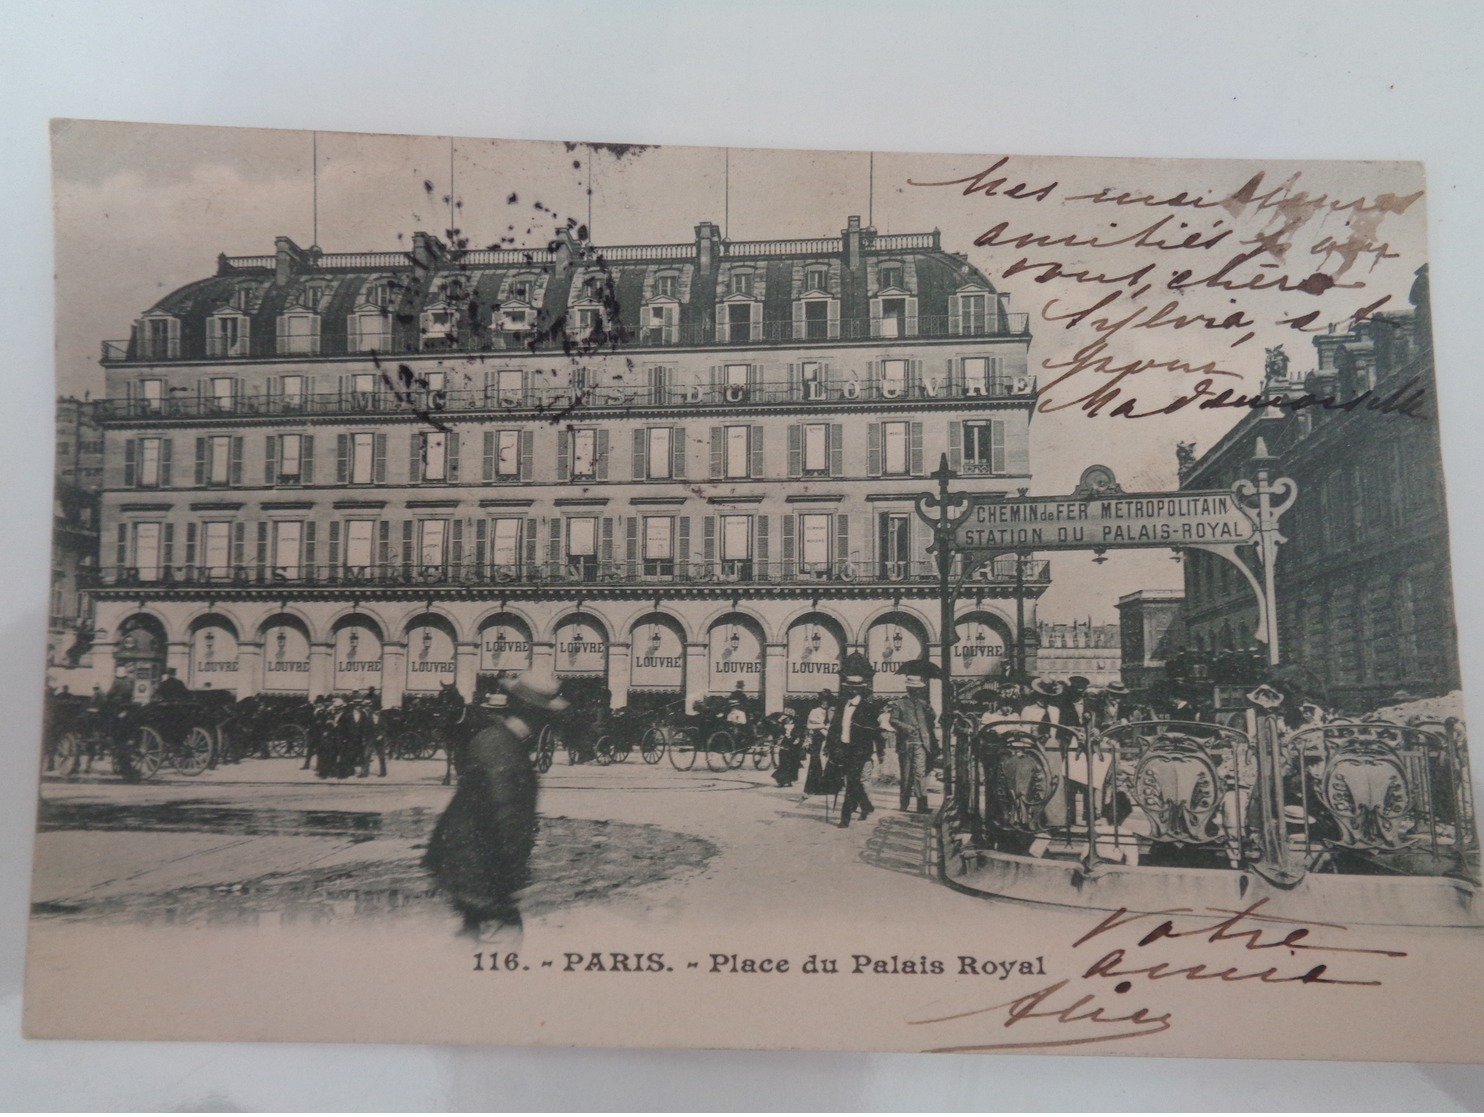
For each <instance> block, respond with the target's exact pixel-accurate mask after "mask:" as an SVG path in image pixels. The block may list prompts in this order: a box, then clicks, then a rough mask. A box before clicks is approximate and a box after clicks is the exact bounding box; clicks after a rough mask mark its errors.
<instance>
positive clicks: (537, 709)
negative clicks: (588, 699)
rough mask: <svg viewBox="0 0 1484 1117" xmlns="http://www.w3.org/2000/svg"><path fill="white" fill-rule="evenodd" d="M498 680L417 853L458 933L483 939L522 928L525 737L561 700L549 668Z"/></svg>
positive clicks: (527, 785)
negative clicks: (451, 789)
mask: <svg viewBox="0 0 1484 1117" xmlns="http://www.w3.org/2000/svg"><path fill="white" fill-rule="evenodd" d="M501 686H502V688H503V691H504V693H503V694H501V695H498V696H496V695H493V694H491V695H486V697H485V701H484V704H483V706H482V708H481V710H480V716H481V717H483V718H487V719H488V723H487V724H486V725H485V726H484V728H482V729H480V730H479V731H478V732H477V733H475V734H474V735H473V737H472V738H470V740H469V742H468V744H467V745H466V746H464V749H463V756H462V758H461V761H460V763H459V787H458V791H456V792H455V793H454V797H453V799H452V801H450V803H449V804H448V809H447V810H445V811H444V812H443V816H442V817H441V818H439V819H438V825H437V826H436V827H435V828H434V830H433V837H432V839H431V840H430V841H429V842H428V850H427V853H426V854H424V856H423V867H424V868H426V869H427V870H428V872H430V873H431V874H432V875H433V877H434V879H435V880H437V882H438V884H439V887H440V888H442V889H443V891H444V892H445V893H446V894H447V895H448V898H449V902H450V903H452V904H453V906H454V908H455V909H456V910H457V911H458V912H459V914H460V915H462V916H463V920H464V922H463V927H462V928H461V929H460V932H459V933H460V934H464V935H468V936H470V937H471V938H475V939H478V940H480V941H484V942H488V941H491V940H496V939H500V938H504V937H507V936H519V934H520V930H521V915H520V908H519V907H518V906H517V904H516V901H515V894H516V893H517V892H519V891H520V890H521V889H522V888H524V887H525V886H526V885H527V884H529V883H530V860H531V850H532V848H533V847H534V846H535V844H536V826H537V822H536V769H535V766H534V765H533V764H532V762H531V754H530V748H531V744H530V743H531V741H533V740H534V739H535V738H536V737H537V736H538V735H539V733H540V731H541V728H542V726H544V725H545V724H546V723H547V722H548V721H550V719H551V718H552V716H553V715H555V714H556V713H558V712H560V711H561V710H564V709H566V707H567V702H566V700H565V699H563V698H562V697H561V696H560V694H559V691H560V687H561V684H560V683H559V682H558V681H557V678H556V676H555V675H554V674H552V672H551V671H550V670H549V669H545V668H533V669H531V670H529V671H525V672H522V673H521V674H519V675H516V676H514V677H513V678H509V679H505V680H502V681H501ZM501 699H503V700H504V708H503V711H502V710H501V707H500V701H501Z"/></svg>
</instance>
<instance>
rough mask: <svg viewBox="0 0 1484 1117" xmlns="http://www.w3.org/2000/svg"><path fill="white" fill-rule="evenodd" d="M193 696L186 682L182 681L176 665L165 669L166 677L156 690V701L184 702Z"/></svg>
mask: <svg viewBox="0 0 1484 1117" xmlns="http://www.w3.org/2000/svg"><path fill="white" fill-rule="evenodd" d="M190 697H191V692H190V691H189V690H188V689H186V685H185V683H183V682H181V681H180V677H179V676H178V675H176V673H175V668H174V667H167V668H166V669H165V677H164V678H163V679H161V680H160V685H159V688H158V689H156V691H155V701H156V702H184V701H186V700H187V699H189V698H190Z"/></svg>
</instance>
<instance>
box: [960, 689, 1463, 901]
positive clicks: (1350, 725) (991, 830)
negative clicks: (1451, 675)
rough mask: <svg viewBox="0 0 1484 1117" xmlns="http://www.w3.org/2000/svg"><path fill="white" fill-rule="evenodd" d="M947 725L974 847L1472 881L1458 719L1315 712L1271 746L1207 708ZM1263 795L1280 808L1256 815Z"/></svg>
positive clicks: (1137, 861) (1166, 863) (1089, 858)
mask: <svg viewBox="0 0 1484 1117" xmlns="http://www.w3.org/2000/svg"><path fill="white" fill-rule="evenodd" d="M1273 716H1274V715H1270V714H1260V715H1259V717H1260V718H1261V717H1273ZM955 737H956V741H955V746H956V747H957V748H959V749H966V750H967V751H968V753H969V755H970V757H971V758H972V759H971V764H970V777H969V779H968V781H967V785H966V786H964V787H963V788H961V790H960V795H959V802H958V803H957V804H956V806H957V809H958V810H959V811H960V812H961V814H962V819H961V825H962V826H963V828H964V829H965V830H966V831H967V832H968V833H969V834H970V835H971V836H972V840H973V842H974V843H975V844H976V845H978V846H979V847H980V848H982V849H986V850H994V851H999V852H1004V853H1013V854H1019V855H1025V856H1033V857H1041V858H1046V859H1050V860H1056V859H1061V860H1068V861H1076V862H1079V863H1081V864H1083V865H1085V866H1087V867H1089V868H1092V867H1095V866H1096V865H1097V864H1099V863H1108V862H1115V863H1120V864H1125V865H1130V866H1132V865H1145V866H1163V867H1175V866H1178V867H1184V868H1198V869H1231V870H1247V869H1255V870H1256V871H1258V872H1260V873H1261V872H1263V871H1264V870H1265V868H1269V867H1275V866H1278V864H1279V863H1280V862H1281V863H1283V866H1285V867H1286V871H1290V872H1292V871H1296V872H1297V873H1298V874H1300V875H1301V874H1303V873H1314V872H1325V873H1341V874H1344V873H1351V874H1366V875H1377V874H1380V875H1411V876H1443V875H1446V876H1453V877H1459V878H1463V879H1468V880H1473V881H1478V880H1479V868H1480V866H1479V844H1478V835H1477V829H1476V819H1475V814H1474V807H1473V800H1472V795H1471V791H1470V783H1469V771H1468V761H1467V750H1466V747H1465V740H1464V732H1463V726H1462V723H1460V722H1457V721H1450V722H1448V723H1438V724H1429V725H1426V726H1417V725H1396V724H1392V723H1388V722H1380V721H1365V722H1346V723H1335V724H1330V725H1325V726H1319V727H1314V728H1311V729H1306V730H1304V731H1302V732H1300V733H1297V734H1294V735H1292V736H1290V737H1288V738H1287V739H1286V740H1284V741H1283V742H1282V744H1281V747H1280V748H1279V749H1278V751H1277V753H1276V754H1275V755H1276V757H1277V759H1276V761H1273V760H1269V759H1266V758H1265V754H1264V751H1263V749H1262V748H1260V747H1259V744H1258V740H1257V739H1256V738H1253V737H1249V735H1248V734H1247V733H1245V732H1242V731H1241V730H1238V729H1235V728H1230V727H1227V726H1223V725H1216V724H1210V723H1205V722H1176V721H1147V722H1135V723H1124V724H1119V725H1114V726H1110V727H1106V728H1103V729H1093V728H1085V727H1069V726H1063V725H1058V724H1054V723H1052V722H1050V721H1034V720H1024V719H1021V718H1016V717H1010V718H1006V719H1004V720H992V719H991V720H988V721H987V722H986V723H984V724H975V723H974V722H972V720H970V719H967V718H965V719H962V721H961V724H960V726H959V731H958V732H957V733H956V734H955ZM1265 790H1270V791H1271V792H1272V794H1271V795H1270V796H1267V795H1265V794H1264V791H1265ZM1265 803H1273V804H1277V805H1278V808H1277V809H1278V810H1281V813H1282V817H1281V818H1276V819H1274V818H1266V817H1264V813H1265V811H1269V810H1270V808H1267V807H1265V805H1264V804H1265ZM1275 841H1276V843H1277V847H1276V848H1275V847H1274V842H1275Z"/></svg>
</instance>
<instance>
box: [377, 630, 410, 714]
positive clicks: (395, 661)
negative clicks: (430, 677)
mask: <svg viewBox="0 0 1484 1117" xmlns="http://www.w3.org/2000/svg"><path fill="white" fill-rule="evenodd" d="M406 693H407V645H406V644H383V645H381V708H382V709H383V710H390V709H392V708H393V707H395V706H400V705H401V704H402V698H403V696H404V695H405V694H406Z"/></svg>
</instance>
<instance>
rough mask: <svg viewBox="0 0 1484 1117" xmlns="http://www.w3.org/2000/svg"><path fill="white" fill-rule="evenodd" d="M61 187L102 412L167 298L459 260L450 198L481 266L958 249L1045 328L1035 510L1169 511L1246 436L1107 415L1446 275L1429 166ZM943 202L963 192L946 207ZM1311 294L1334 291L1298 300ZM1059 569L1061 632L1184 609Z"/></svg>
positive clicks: (1167, 568) (617, 163)
mask: <svg viewBox="0 0 1484 1117" xmlns="http://www.w3.org/2000/svg"><path fill="white" fill-rule="evenodd" d="M450 156H451V157H452V166H450ZM316 164H317V166H318V206H317V214H316V205H315V184H314V176H313V174H312V173H311V172H312V167H314V166H315V165H316ZM991 168H994V169H993V170H990V169H991ZM53 172H54V187H55V219H56V247H57V307H58V321H57V328H58V335H57V369H58V375H57V382H58V389H59V391H60V392H62V393H64V394H73V395H83V394H85V393H92V394H94V395H97V394H98V393H99V392H100V390H101V386H102V372H101V369H100V368H99V366H98V352H99V343H100V342H101V341H103V340H105V339H118V338H125V337H127V336H128V333H129V328H130V324H131V323H132V321H133V320H134V319H135V318H136V317H137V316H138V315H139V314H140V313H142V312H143V311H145V310H147V309H148V308H149V307H150V306H151V305H153V304H154V303H155V302H156V301H158V300H159V299H160V298H162V297H163V296H165V295H166V294H168V293H169V292H170V291H172V290H174V289H175V288H177V287H180V286H182V285H183V284H185V283H188V282H191V281H193V280H196V279H200V278H202V277H204V276H207V275H210V274H212V273H213V272H214V271H215V267H216V256H217V254H218V253H219V252H225V253H227V254H228V255H258V254H267V253H271V252H272V251H273V241H274V237H275V236H279V235H286V236H289V237H291V238H292V239H293V240H294V241H296V242H297V243H298V244H300V245H302V246H308V245H309V244H311V243H315V242H316V240H317V243H318V244H319V245H320V246H321V247H322V248H323V249H324V250H325V251H327V252H347V251H390V250H397V249H404V248H406V247H408V246H409V245H410V243H411V235H412V233H413V232H414V231H416V230H425V231H427V232H431V233H434V234H435V235H440V236H442V235H445V233H446V230H447V229H449V228H450V211H449V206H448V199H449V198H450V197H451V198H452V199H453V201H454V203H455V206H454V211H453V227H456V228H458V229H460V230H461V231H462V234H463V235H464V236H466V237H468V239H469V243H470V244H471V245H472V246H477V247H484V246H489V245H496V244H501V243H506V244H513V245H515V246H528V245H541V244H544V243H545V242H546V241H547V240H548V239H549V237H550V235H551V232H552V230H553V228H554V227H555V226H556V225H558V224H565V223H566V222H567V221H568V220H569V219H575V220H576V221H578V222H579V223H581V224H587V223H588V222H589V219H590V220H591V224H592V236H593V240H594V241H595V243H597V244H599V245H612V244H646V243H677V242H683V241H690V240H692V239H693V237H694V228H695V225H696V224H697V223H698V222H699V221H702V220H712V221H715V222H717V223H718V224H723V225H724V226H725V229H726V233H727V235H728V236H729V237H730V238H731V239H734V240H747V239H764V238H766V239H781V238H787V237H818V236H834V235H838V233H839V231H840V230H841V229H842V228H843V226H844V224H845V220H846V218H847V217H848V216H850V215H852V214H859V215H860V216H861V217H862V219H863V220H866V219H868V218H869V219H870V220H871V221H873V222H874V225H875V227H876V228H877V229H878V230H879V231H881V232H883V233H888V232H926V231H930V230H932V229H934V228H937V229H940V230H941V233H942V244H943V246H944V247H945V249H947V250H949V251H957V252H964V253H966V254H967V255H968V258H969V260H970V262H971V263H973V264H974V265H975V266H977V267H978V268H979V269H980V270H981V271H983V272H984V273H985V274H986V275H987V276H988V277H989V278H990V280H991V281H992V282H993V283H994V284H995V285H996V287H997V288H998V289H999V290H1001V291H1005V292H1008V293H1009V297H1010V298H1009V307H1010V309H1011V310H1012V311H1016V312H1025V313H1028V314H1029V315H1030V321H1031V332H1032V342H1031V350H1030V360H1031V367H1032V370H1033V371H1034V372H1035V373H1036V375H1037V376H1038V379H1039V383H1040V386H1041V388H1042V391H1043V398H1042V400H1041V403H1040V409H1039V411H1038V413H1037V414H1036V415H1035V417H1034V419H1033V422H1032V426H1031V467H1032V473H1033V482H1032V492H1033V493H1035V494H1037V495H1055V494H1062V493H1068V492H1070V491H1071V490H1072V489H1073V487H1075V485H1076V483H1077V479H1078V477H1079V476H1080V475H1081V473H1082V471H1083V469H1085V468H1086V467H1087V466H1090V465H1093V464H1103V465H1107V466H1109V467H1111V468H1112V469H1113V470H1114V471H1115V473H1116V474H1117V476H1118V478H1119V480H1120V482H1121V483H1122V485H1123V487H1124V488H1125V489H1126V490H1129V491H1155V490H1164V489H1170V488H1173V487H1174V486H1175V484H1176V473H1175V461H1176V459H1175V447H1176V444H1177V443H1178V442H1182V441H1183V442H1193V443H1195V445H1196V448H1197V451H1198V452H1200V451H1204V450H1206V449H1208V448H1209V447H1210V446H1211V445H1212V444H1213V443H1214V442H1215V441H1216V440H1217V439H1218V438H1219V437H1220V435H1221V434H1222V432H1223V431H1224V430H1226V429H1227V428H1228V427H1229V426H1230V425H1231V424H1232V423H1233V422H1234V421H1235V419H1236V418H1237V417H1238V415H1239V412H1237V411H1235V410H1231V409H1215V410H1199V409H1197V408H1196V407H1193V406H1188V407H1185V408H1183V409H1181V410H1179V411H1178V412H1176V413H1174V414H1163V415H1151V416H1148V417H1144V418H1139V419H1128V418H1122V417H1113V416H1111V415H1110V414H1109V413H1110V412H1111V411H1112V410H1114V408H1115V407H1116V405H1117V403H1118V402H1124V401H1126V400H1127V399H1128V397H1129V396H1130V395H1133V396H1135V397H1137V399H1138V406H1137V407H1136V408H1134V410H1135V411H1136V412H1143V411H1157V410H1159V409H1160V408H1162V407H1163V406H1165V405H1166V404H1168V403H1169V402H1170V401H1172V400H1175V399H1177V398H1179V397H1181V396H1182V395H1184V394H1186V393H1187V392H1189V391H1190V389H1191V387H1192V385H1193V384H1194V383H1195V382H1197V381H1199V380H1200V379H1201V378H1202V376H1203V375H1208V374H1207V373H1202V372H1199V371H1195V372H1193V371H1189V370H1188V369H1183V368H1174V369H1171V368H1168V367H1162V366H1165V365H1166V364H1168V363H1169V362H1185V364H1186V365H1187V366H1191V367H1194V368H1196V369H1199V368H1202V367H1207V368H1214V370H1215V371H1214V372H1211V373H1209V376H1210V377H1211V379H1212V381H1213V384H1214V385H1215V389H1213V390H1219V389H1220V388H1223V387H1230V388H1232V389H1233V390H1234V391H1235V392H1237V393H1247V392H1254V391H1256V390H1257V388H1258V387H1259V386H1260V384H1261V380H1262V370H1263V360H1264V350H1265V349H1266V348H1267V347H1269V346H1273V345H1278V344H1282V345H1283V346H1284V347H1285V351H1286V353H1287V355H1288V357H1289V359H1290V361H1291V369H1292V371H1293V372H1296V373H1302V372H1303V371H1306V370H1308V369H1310V368H1312V367H1313V363H1314V359H1313V347H1312V336H1313V334H1312V333H1311V332H1309V331H1313V330H1319V329H1322V328H1324V327H1325V326H1326V325H1327V324H1329V323H1332V322H1337V323H1344V322H1345V321H1346V320H1347V319H1348V318H1349V317H1350V316H1351V315H1353V314H1354V313H1356V312H1357V311H1359V310H1360V309H1361V308H1363V307H1366V306H1369V305H1372V304H1375V303H1376V302H1377V301H1378V300H1383V299H1388V298H1389V301H1388V302H1385V303H1383V304H1382V308H1383V310H1394V309H1399V308H1405V307H1406V305H1407V299H1406V296H1407V291H1408V288H1409V287H1410V285H1411V283H1412V278H1413V273H1414V272H1415V271H1416V269H1417V268H1418V267H1419V266H1421V265H1422V264H1423V263H1425V262H1426V250H1425V225H1426V222H1425V214H1424V210H1425V197H1421V196H1419V192H1421V191H1422V189H1423V184H1422V172H1421V168H1420V166H1418V165H1416V164H1408V163H1324V162H1310V163H1285V162H1283V161H1281V160H1270V161H1266V162H1261V163H1257V162H1252V163H1247V162H1231V161H1215V160H1209V161H1208V160H1199V161H1198V160H1184V161H1161V160H1150V159H1143V160H1122V159H1120V160H1114V159H1092V158H1082V159H1071V158H1051V157H1021V156H1016V155H1013V154H1007V153H1003V152H991V153H980V154H956V155H941V156H940V155H923V154H898V153H888V152H878V153H876V154H875V155H874V157H873V156H871V155H868V154H867V153H864V152H808V151H796V150H780V149H732V150H731V151H730V152H727V151H724V150H722V149H720V148H688V147H658V148H648V149H644V150H632V149H631V150H629V151H625V152H616V151H613V150H608V149H603V148H598V149H596V150H595V149H593V148H592V147H590V146H589V145H586V144H581V143H576V144H573V143H562V142H553V143H534V142H529V141H499V140H490V139H471V138H454V139H452V140H450V139H448V138H446V137H408V136H376V135H364V134H351V133H331V132H321V133H318V134H317V135H313V134H311V133H308V132H294V131H280V130H258V129H230V128H206V127H190V126H171V125H128V124H117V123H102V122H87V121H63V122H58V123H56V124H54V126H53ZM985 172H987V173H985ZM975 176H978V177H975ZM1294 176H1297V177H1294ZM450 182H452V186H450ZM943 183H953V184H954V185H929V184H943ZM1017 187H1018V189H1017ZM589 189H590V190H591V194H589ZM512 199H514V200H512ZM1141 199H1142V200H1141ZM1357 200H1359V201H1358V204H1352V203H1357ZM1151 203H1153V204H1151ZM589 205H591V209H590V210H589ZM316 218H317V224H316ZM1035 238H1039V239H1035ZM976 240H977V241H979V242H980V243H979V244H976ZM1068 241H1071V242H1072V243H1068ZM1088 241H1093V242H1094V243H1093V244H1091V245H1089V244H1088V243H1086V242H1088ZM1234 259H1235V260H1237V261H1238V262H1237V263H1236V264H1233V265H1231V266H1230V267H1228V268H1226V270H1225V271H1223V268H1224V267H1225V266H1226V265H1228V264H1229V263H1230V262H1231V261H1232V260H1234ZM1181 272H1183V273H1185V274H1184V276H1183V279H1182V278H1181V277H1180V276H1179V275H1177V273H1181ZM1314 275H1319V276H1321V277H1323V279H1322V281H1321V282H1319V283H1318V284H1317V285H1316V283H1315V282H1313V281H1312V280H1310V282H1309V283H1308V284H1307V285H1306V288H1305V289H1289V290H1284V289H1282V287H1285V286H1286V287H1288V288H1295V287H1297V285H1298V283H1299V282H1300V281H1303V280H1306V279H1310V277H1311V276H1314ZM1203 279H1204V280H1208V282H1206V283H1204V284H1202V283H1200V282H1199V281H1200V280H1203ZM1275 282H1276V283H1278V284H1279V286H1269V289H1265V290H1256V289H1253V287H1252V285H1251V284H1253V283H1256V284H1262V285H1271V284H1273V283H1275ZM1171 283H1176V284H1179V287H1178V289H1173V288H1172V287H1171V286H1170V284H1171ZM1104 300H1107V301H1106V302H1104ZM1099 303H1102V304H1103V305H1102V308H1101V309H1100V310H1094V309H1092V308H1093V307H1094V306H1095V305H1096V304H1099ZM1083 311H1085V312H1086V313H1078V312H1083ZM1120 319H1128V321H1127V322H1126V323H1125V324H1124V325H1123V326H1122V327H1120V328H1113V326H1114V325H1115V324H1116V322H1117V321H1119V320H1120ZM1295 319H1297V320H1298V326H1296V325H1295V324H1294V322H1293V320H1295ZM1181 321H1184V322H1185V325H1183V326H1180V327H1179V328H1177V327H1176V323H1178V322H1181ZM1299 327H1302V328H1299ZM1089 347H1091V348H1089ZM1099 361H1101V362H1102V364H1101V365H1099V364H1098V362H1099ZM1079 362H1080V364H1079ZM1130 365H1136V366H1139V367H1140V371H1137V372H1135V373H1130V374H1128V375H1125V376H1123V377H1122V378H1119V379H1118V386H1120V390H1121V392H1122V395H1121V396H1120V397H1119V398H1118V400H1117V401H1115V402H1113V403H1110V404H1108V405H1105V406H1104V407H1103V408H1101V409H1100V412H1099V414H1096V415H1089V414H1087V413H1086V411H1085V410H1084V409H1082V408H1080V407H1079V406H1077V400H1078V399H1079V398H1080V397H1083V396H1085V395H1086V394H1087V393H1088V392H1089V391H1092V390H1094V389H1096V388H1097V387H1099V385H1101V384H1107V383H1109V382H1110V381H1111V380H1113V379H1114V378H1115V377H1116V372H1117V370H1118V369H1121V368H1126V367H1128V366H1130ZM1144 366H1150V367H1144ZM1072 368H1075V369H1076V371H1075V372H1072V374H1071V375H1070V376H1069V377H1068V378H1067V379H1065V380H1064V381H1062V383H1060V384H1056V385H1055V386H1054V387H1048V386H1049V385H1052V383H1053V381H1055V380H1056V379H1057V377H1058V376H1062V375H1065V374H1067V373H1068V371H1069V369H1072ZM1050 557H1051V559H1052V571H1053V585H1052V587H1051V588H1050V589H1049V590H1048V591H1047V593H1046V595H1045V596H1044V597H1043V599H1042V603H1041V617H1042V619H1044V620H1057V621H1065V620H1071V619H1074V618H1077V619H1081V618H1085V617H1088V616H1091V617H1092V618H1093V619H1094V620H1095V621H1097V622H1099V623H1103V622H1107V621H1112V620H1115V619H1116V617H1117V612H1116V607H1115V602H1116V599H1117V598H1118V596H1120V595H1122V594H1125V593H1129V592H1132V591H1133V590H1136V589H1143V588H1151V589H1152V588H1176V587H1179V586H1180V585H1181V584H1182V575H1181V566H1180V564H1179V563H1178V562H1175V561H1172V557H1173V556H1172V555H1171V553H1170V552H1168V551H1149V552H1124V553H1118V554H1112V555H1109V556H1108V561H1107V562H1106V563H1102V564H1095V563H1094V562H1093V556H1092V555H1091V554H1089V553H1086V552H1062V553H1057V554H1053V555H1051V556H1050Z"/></svg>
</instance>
